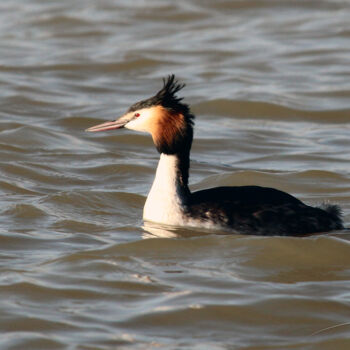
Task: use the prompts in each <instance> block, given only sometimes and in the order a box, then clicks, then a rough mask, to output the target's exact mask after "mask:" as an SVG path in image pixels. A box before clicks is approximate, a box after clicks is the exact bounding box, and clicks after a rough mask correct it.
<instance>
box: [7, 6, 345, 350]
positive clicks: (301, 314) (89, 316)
mask: <svg viewBox="0 0 350 350" xmlns="http://www.w3.org/2000/svg"><path fill="white" fill-rule="evenodd" d="M349 18H350V5H349V2H348V1H345V0H344V1H335V0H334V1H331V0H328V1H326V0H321V1H311V0H310V1H272V0H271V1H268V0H266V1H248V0H246V1H228V0H227V1H225V0H221V1H200V0H192V1H191V0H190V1H189V0H187V1H176V2H174V1H170V0H169V1H163V0H162V1H160V0H158V1H156V0H150V1H142V0H138V1H112V0H101V1H92V0H84V1H83V0H80V1H79V0H78V1H74V2H73V1H58V0H53V1H44V0H36V1H35V0H22V1H19V0H12V1H10V0H5V1H1V3H0V86H1V89H0V94H1V107H0V193H1V197H0V198H1V206H0V213H1V216H0V244H1V245H0V254H1V256H0V264H1V273H0V295H1V299H0V311H1V317H0V331H1V335H0V348H1V350H3V349H16V350H17V349H18V350H22V349H26V350H27V349H35V350H37V349H45V350H51V349H79V350H92V349H94V350H95V349H97V350H99V349H101V350H102V349H169V350H170V349H171V350H175V349H177V350H180V349H181V350H185V349H186V350H187V349H201V350H202V349H210V350H211V349H214V350H222V349H230V350H232V349H246V350H248V349H249V350H265V349H266V350H267V349H278V350H280V349H298V350H301V349H303V350H304V349H317V350H319V349H321V350H324V349H327V350H328V349H329V350H334V349H336V350H347V349H349V348H350V324H349V322H350V307H349V300H350V283H349V277H350V272H349V267H350V248H349V240H350V235H349V234H348V233H347V231H345V230H344V231H340V232H335V233H332V234H328V235H316V236H312V237H305V238H280V237H266V238H260V237H254V236H249V237H245V236H239V235H222V234H218V233H213V232H208V231H201V230H194V231H190V230H179V229H172V228H168V227H149V226H147V225H144V224H143V222H142V219H141V218H142V208H143V204H144V201H145V198H146V196H147V193H148V190H149V188H150V185H151V183H152V179H153V176H154V172H155V167H156V165H157V161H158V154H157V152H156V150H155V148H154V146H153V144H152V141H151V138H150V137H149V136H148V135H143V134H137V133H132V132H130V131H124V130H123V131H116V132H109V133H99V134H96V135H95V134H94V135H91V134H87V133H85V132H84V129H86V128H87V127H89V126H92V125H94V124H97V123H98V122H100V121H103V120H111V119H113V118H116V117H117V116H118V115H120V114H121V113H123V112H124V111H125V110H126V109H127V107H128V106H129V105H130V104H131V103H133V102H136V101H138V100H139V99H142V98H146V97H149V96H150V95H152V94H153V93H154V92H156V91H157V89H159V88H160V86H161V78H162V77H164V76H166V75H167V74H170V73H175V74H176V75H177V77H178V78H179V79H180V80H181V82H185V83H186V84H187V87H186V88H185V89H184V90H183V92H182V94H183V96H184V97H185V101H186V102H187V103H190V104H191V106H192V109H193V112H194V113H195V114H196V116H197V119H196V129H195V140H194V144H193V149H192V155H191V157H192V163H191V180H190V182H191V187H192V189H194V190H197V189H202V188H206V187H212V186H220V185H246V184H258V185H263V186H272V187H277V188H279V189H282V190H285V191H288V192H290V193H292V194H294V195H296V196H297V197H299V198H300V199H302V200H304V201H305V202H307V203H310V204H319V203H322V202H324V201H328V202H331V203H338V204H339V205H340V206H341V207H342V208H343V212H344V220H345V224H346V226H350V162H349V160H350V155H349V152H350V21H349Z"/></svg>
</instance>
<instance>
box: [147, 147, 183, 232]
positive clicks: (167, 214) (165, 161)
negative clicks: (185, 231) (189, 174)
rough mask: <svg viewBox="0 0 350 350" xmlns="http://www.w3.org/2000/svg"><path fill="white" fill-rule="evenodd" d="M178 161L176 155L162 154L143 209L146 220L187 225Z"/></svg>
mask: <svg viewBox="0 0 350 350" xmlns="http://www.w3.org/2000/svg"><path fill="white" fill-rule="evenodd" d="M177 162H178V159H177V157H176V156H174V155H166V154H163V153H162V154H161V156H160V160H159V163H158V167H157V172H156V177H155V179H154V182H153V185H152V188H151V191H150V193H149V194H148V197H147V200H146V203H145V207H144V209H143V218H144V220H148V221H153V222H158V223H162V224H169V225H185V224H186V218H185V215H184V210H183V201H184V199H185V193H184V191H183V190H182V189H181V187H180V186H179V183H178V179H177V176H178V174H177Z"/></svg>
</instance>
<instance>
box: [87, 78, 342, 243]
mask: <svg viewBox="0 0 350 350" xmlns="http://www.w3.org/2000/svg"><path fill="white" fill-rule="evenodd" d="M182 87H183V86H182V85H179V84H178V83H177V82H176V81H175V79H174V76H170V77H169V78H168V79H167V80H166V81H165V80H164V86H163V88H162V89H161V90H160V91H159V92H158V93H157V94H156V95H155V96H153V97H151V98H150V99H147V100H143V101H141V102H138V103H136V104H134V105H133V106H131V107H130V109H129V110H128V111H127V113H126V114H125V115H124V116H122V117H121V118H119V119H117V120H116V121H113V122H106V123H103V124H99V125H97V126H94V127H92V128H89V129H87V130H88V131H105V130H112V129H118V128H121V127H125V128H129V129H132V130H137V131H145V132H149V133H150V134H151V135H152V138H153V141H154V143H155V146H156V148H157V150H158V151H159V153H160V160H159V164H158V167H157V172H156V177H155V180H154V182H153V185H152V188H151V191H150V193H149V195H148V197H147V200H146V203H145V207H144V212H143V218H144V220H147V221H152V222H157V223H162V224H167V225H175V226H186V227H204V228H208V229H224V230H230V231H232V232H235V233H241V234H255V235H292V236H297V235H305V234H310V233H317V232H327V231H331V230H336V229H341V228H343V225H342V220H341V215H340V210H339V208H338V207H337V206H335V205H328V206H324V207H323V208H318V207H311V206H308V205H306V204H304V203H303V202H301V201H300V200H298V199H297V198H295V197H293V196H292V195H289V194H288V193H285V192H282V191H279V190H277V189H273V188H266V187H260V186H239V187H216V188H211V189H207V190H202V191H197V192H194V193H191V191H190V190H189V188H188V171H189V154H190V148H191V144H192V138H193V119H194V116H193V115H192V114H191V112H190V109H189V107H188V106H187V105H186V104H184V103H182V102H181V100H182V99H181V98H178V97H177V96H176V93H177V92H178V91H179V90H180V89H181V88H182Z"/></svg>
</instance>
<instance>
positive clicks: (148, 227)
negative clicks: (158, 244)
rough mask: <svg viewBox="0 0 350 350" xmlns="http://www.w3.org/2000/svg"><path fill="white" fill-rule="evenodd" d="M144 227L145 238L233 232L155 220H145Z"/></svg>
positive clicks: (186, 236)
mask: <svg viewBox="0 0 350 350" xmlns="http://www.w3.org/2000/svg"><path fill="white" fill-rule="evenodd" d="M142 229H143V230H144V232H143V234H142V238H143V239H149V238H191V237H200V236H208V235H212V234H215V235H227V234H231V235H232V232H231V233H229V232H226V231H213V230H209V229H203V228H201V229H200V228H184V227H177V226H170V225H164V224H158V223H154V222H148V221H145V222H144V223H143V226H142Z"/></svg>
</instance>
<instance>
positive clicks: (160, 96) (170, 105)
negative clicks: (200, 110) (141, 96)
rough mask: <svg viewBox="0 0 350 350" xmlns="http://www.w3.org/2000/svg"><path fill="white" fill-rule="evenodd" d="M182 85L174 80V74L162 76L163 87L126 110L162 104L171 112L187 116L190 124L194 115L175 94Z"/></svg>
mask: <svg viewBox="0 0 350 350" xmlns="http://www.w3.org/2000/svg"><path fill="white" fill-rule="evenodd" d="M184 87H185V84H180V83H179V82H178V81H177V80H176V78H175V75H174V74H171V75H169V76H168V77H167V78H163V87H162V88H161V89H160V90H159V91H158V92H157V93H156V94H155V95H154V96H152V97H150V98H148V99H146V100H142V101H140V102H137V103H135V104H133V105H132V106H131V107H130V108H129V111H128V112H134V111H136V110H138V109H142V108H149V107H152V106H163V107H165V108H167V109H170V110H172V111H173V112H179V113H182V114H183V115H185V116H188V118H186V119H187V121H188V122H189V123H190V124H192V123H193V119H194V116H193V115H192V114H191V113H190V108H189V106H188V105H187V104H185V103H183V102H182V100H183V98H182V97H178V96H176V94H177V93H178V92H179V91H180V90H181V89H183V88H184Z"/></svg>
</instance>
